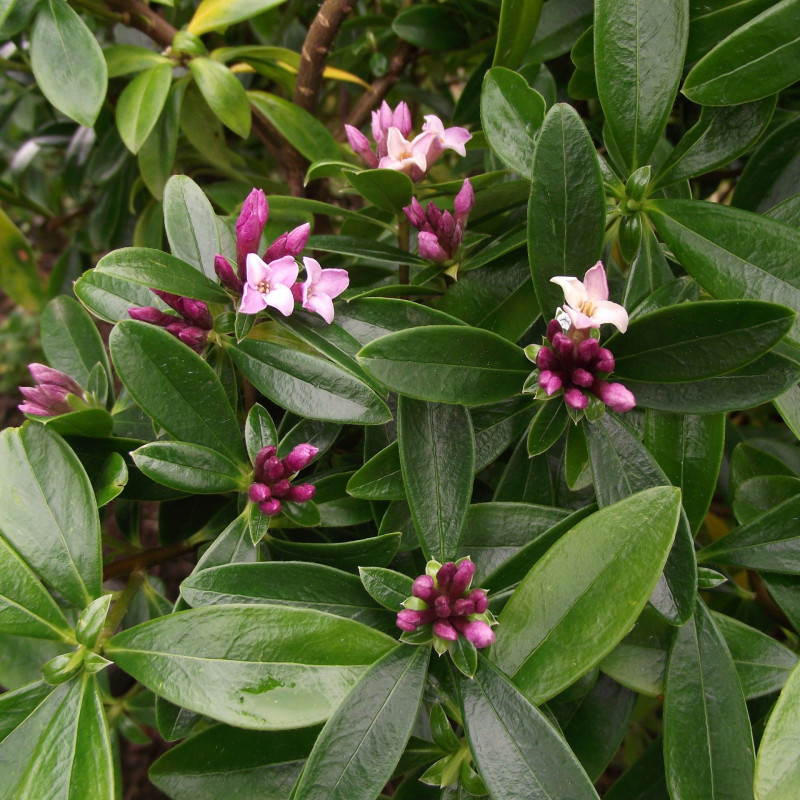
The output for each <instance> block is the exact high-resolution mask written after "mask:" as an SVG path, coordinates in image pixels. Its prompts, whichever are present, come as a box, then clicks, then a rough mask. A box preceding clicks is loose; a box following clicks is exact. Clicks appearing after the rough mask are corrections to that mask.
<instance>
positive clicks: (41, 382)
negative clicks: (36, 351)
mask: <svg viewBox="0 0 800 800" xmlns="http://www.w3.org/2000/svg"><path fill="white" fill-rule="evenodd" d="M28 369H29V370H30V373H31V375H32V376H33V379H34V381H36V386H20V387H19V390H20V392H21V393H22V395H23V397H24V398H25V401H24V402H22V403H20V404H19V410H20V411H21V412H22V413H23V414H35V415H36V416H38V417H58V416H60V415H61V414H68V413H69V412H70V411H75V410H76V409H75V407H73V406H72V405H70V403H69V396H70V395H72V396H73V397H74V398H77V399H78V400H80V401H81V402H82V401H84V400H85V399H86V398H85V395H84V393H83V389H82V388H81V387H80V386H79V385H78V384H77V383H76V382H75V381H74V380H73V379H72V378H70V376H69V375H67V374H66V373H64V372H61V371H60V370H57V369H53V368H52V367H48V366H47V365H45V364H37V363H33V364H28ZM83 405H85V403H83Z"/></svg>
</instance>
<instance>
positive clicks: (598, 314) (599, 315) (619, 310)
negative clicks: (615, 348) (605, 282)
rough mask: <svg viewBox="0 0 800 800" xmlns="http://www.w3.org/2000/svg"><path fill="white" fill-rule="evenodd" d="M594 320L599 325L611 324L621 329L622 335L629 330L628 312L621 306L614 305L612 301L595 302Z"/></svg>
mask: <svg viewBox="0 0 800 800" xmlns="http://www.w3.org/2000/svg"><path fill="white" fill-rule="evenodd" d="M592 320H593V321H594V322H595V323H599V324H603V323H606V322H610V323H611V324H612V325H616V326H617V328H619V332H620V333H625V331H626V330H628V312H627V311H626V310H625V309H624V308H623V307H622V306H621V305H619V304H618V303H612V302H611V301H610V300H597V301H595V304H594V313H593V314H592ZM594 327H597V325H595V326H594Z"/></svg>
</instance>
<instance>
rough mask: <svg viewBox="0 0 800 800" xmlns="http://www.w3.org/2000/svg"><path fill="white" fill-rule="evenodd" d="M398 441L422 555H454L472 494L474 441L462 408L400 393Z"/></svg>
mask: <svg viewBox="0 0 800 800" xmlns="http://www.w3.org/2000/svg"><path fill="white" fill-rule="evenodd" d="M397 440H398V444H399V451H400V464H401V466H402V472H403V482H404V483H405V486H406V494H407V497H408V505H409V506H410V508H411V516H412V518H413V520H414V526H415V527H416V529H417V535H418V536H419V540H420V544H421V545H422V550H423V552H424V553H425V556H426V557H427V558H435V559H437V560H438V561H441V562H442V563H444V562H445V561H450V560H452V559H453V558H455V554H456V551H457V549H458V541H459V538H460V536H461V528H462V525H463V524H464V518H465V516H466V513H467V508H468V506H469V501H470V497H471V495H472V480H473V476H474V475H475V439H474V436H473V433H472V422H471V420H470V417H469V413H468V412H467V410H466V409H465V408H464V407H463V406H454V405H444V404H441V403H426V402H424V401H421V400H413V399H411V398H409V397H401V398H400V400H399V402H398V407H397Z"/></svg>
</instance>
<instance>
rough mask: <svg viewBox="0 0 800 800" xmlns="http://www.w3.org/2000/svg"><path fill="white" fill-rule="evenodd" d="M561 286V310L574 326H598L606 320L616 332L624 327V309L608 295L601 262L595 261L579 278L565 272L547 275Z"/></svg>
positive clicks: (625, 316) (622, 331)
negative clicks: (562, 294) (581, 279)
mask: <svg viewBox="0 0 800 800" xmlns="http://www.w3.org/2000/svg"><path fill="white" fill-rule="evenodd" d="M550 281H551V283H557V284H558V285H559V286H560V287H561V288H562V289H563V290H564V299H565V300H566V304H565V305H564V306H563V308H564V311H566V313H567V314H568V315H569V318H570V320H571V322H572V325H573V326H574V327H575V328H576V329H578V330H587V329H589V328H599V327H600V326H601V325H602V324H603V323H606V322H610V323H611V324H612V325H615V326H616V327H617V328H618V329H619V331H620V333H625V331H626V330H627V329H628V312H627V311H626V310H625V309H624V308H623V307H622V306H621V305H619V304H618V303H612V302H610V301H609V299H608V281H607V280H606V271H605V268H604V267H603V262H602V261H598V262H597V263H596V264H595V265H594V266H593V267H591V269H589V270H587V272H586V274H585V275H584V278H583V281H579V280H578V279H577V278H573V277H570V276H567V275H558V276H556V277H554V278H550Z"/></svg>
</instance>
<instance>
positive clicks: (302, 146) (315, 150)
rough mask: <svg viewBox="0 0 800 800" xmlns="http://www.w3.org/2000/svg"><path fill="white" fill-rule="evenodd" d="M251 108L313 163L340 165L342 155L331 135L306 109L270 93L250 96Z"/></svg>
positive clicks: (255, 93) (251, 93) (253, 92)
mask: <svg viewBox="0 0 800 800" xmlns="http://www.w3.org/2000/svg"><path fill="white" fill-rule="evenodd" d="M247 97H248V99H249V100H250V104H251V105H252V106H253V108H254V109H255V110H256V111H258V112H259V113H260V114H263V115H264V116H265V117H266V118H267V119H268V120H269V122H271V123H272V124H273V125H274V126H275V127H276V128H277V129H278V132H279V133H280V134H281V135H282V136H283V138H284V139H286V141H288V142H291V143H292V145H293V146H294V147H295V148H297V150H298V151H299V152H300V154H301V155H303V156H305V158H307V159H308V160H309V161H338V160H339V159H340V158H341V156H342V151H341V149H340V147H339V145H338V144H337V142H336V140H335V139H334V138H333V136H332V135H331V133H330V131H329V130H328V129H327V128H326V127H325V126H324V125H323V124H322V123H321V122H320V121H319V120H318V119H317V118H316V117H314V116H312V115H311V114H309V113H308V111H306V110H305V109H302V108H300V106H297V105H295V104H294V103H291V102H289V101H288V100H284V99H283V98H282V97H278V96H277V95H274V94H267V92H255V91H252V92H248V93H247Z"/></svg>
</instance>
